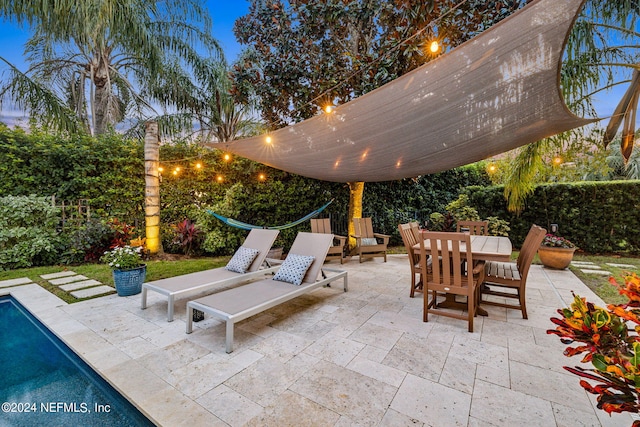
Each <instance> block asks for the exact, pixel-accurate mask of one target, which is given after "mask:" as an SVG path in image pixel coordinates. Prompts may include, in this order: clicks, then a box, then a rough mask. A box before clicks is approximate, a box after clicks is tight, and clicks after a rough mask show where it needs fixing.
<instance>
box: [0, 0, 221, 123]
mask: <svg viewBox="0 0 640 427" xmlns="http://www.w3.org/2000/svg"><path fill="white" fill-rule="evenodd" d="M0 18H5V19H9V20H13V21H16V22H18V23H21V24H26V25H28V26H29V27H30V28H33V36H32V37H31V38H30V39H29V41H28V42H27V44H26V48H25V54H26V56H27V61H28V62H29V64H30V68H29V69H28V70H27V71H26V72H21V71H20V70H18V69H16V68H15V67H10V73H9V74H10V76H9V78H8V79H7V81H6V82H3V84H2V85H0V97H1V96H4V97H9V98H12V99H13V100H14V101H15V102H16V103H17V104H18V105H19V106H20V107H22V108H24V109H25V110H28V111H29V112H30V113H31V116H32V117H39V118H40V119H41V120H42V121H43V122H44V123H52V124H54V125H56V126H57V127H58V128H61V129H66V130H77V129H78V128H79V127H84V128H85V129H87V130H89V131H91V132H92V133H94V134H101V133H104V132H106V131H107V130H109V128H110V127H112V126H114V125H115V124H117V123H119V122H121V121H122V120H123V119H124V118H125V117H126V116H127V115H129V114H130V113H133V114H134V115H136V116H139V117H141V116H145V115H149V114H152V113H153V111H154V110H153V108H152V107H151V103H156V104H158V105H160V106H161V107H163V108H166V107H170V106H173V107H175V108H178V109H188V108H189V107H190V106H191V104H192V99H191V96H192V93H193V90H194V87H195V86H194V84H193V83H192V79H196V80H197V79H199V78H203V77H204V70H205V68H206V61H205V59H204V58H203V56H202V55H200V54H199V51H198V49H197V48H200V49H202V51H203V52H204V53H205V54H207V55H213V56H222V53H221V50H220V47H219V45H218V43H217V41H216V40H215V39H214V38H213V37H212V36H211V34H210V27H211V21H210V18H209V16H208V12H207V11H206V8H204V7H203V5H202V4H201V2H200V1H199V0H167V1H165V2H153V1H146V0H100V1H97V0H85V1H76V0H72V1H70V0H61V1H57V2H54V3H53V4H52V3H51V2H49V1H46V0H0ZM0 59H2V58H1V57H0ZM3 60H4V59H3ZM5 62H7V61H6V60H5Z"/></svg>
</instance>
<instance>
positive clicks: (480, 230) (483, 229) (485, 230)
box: [456, 221, 489, 236]
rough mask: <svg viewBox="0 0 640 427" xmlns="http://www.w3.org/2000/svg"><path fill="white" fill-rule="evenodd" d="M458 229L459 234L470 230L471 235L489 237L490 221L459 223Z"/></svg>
mask: <svg viewBox="0 0 640 427" xmlns="http://www.w3.org/2000/svg"><path fill="white" fill-rule="evenodd" d="M456 229H457V231H458V232H461V231H462V230H463V229H468V230H469V234H474V235H479V236H488V235H489V221H458V224H457V225H456Z"/></svg>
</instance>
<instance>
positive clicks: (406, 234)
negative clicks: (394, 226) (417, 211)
mask: <svg viewBox="0 0 640 427" xmlns="http://www.w3.org/2000/svg"><path fill="white" fill-rule="evenodd" d="M398 231H399V232H400V237H402V243H404V247H405V249H406V250H407V255H409V257H410V261H411V262H413V263H414V264H415V263H416V262H418V258H417V257H418V255H417V254H416V253H415V251H414V250H413V245H415V244H417V243H418V240H416V238H415V235H414V233H413V230H412V229H411V225H410V223H408V224H398Z"/></svg>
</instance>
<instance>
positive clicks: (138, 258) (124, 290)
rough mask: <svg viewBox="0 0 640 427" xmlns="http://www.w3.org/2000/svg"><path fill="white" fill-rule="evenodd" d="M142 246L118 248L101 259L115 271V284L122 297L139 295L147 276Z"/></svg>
mask: <svg viewBox="0 0 640 427" xmlns="http://www.w3.org/2000/svg"><path fill="white" fill-rule="evenodd" d="M142 251H143V249H142V246H137V247H131V246H129V245H126V246H122V247H120V246H118V247H115V248H113V249H112V250H110V251H107V252H105V253H104V255H103V256H102V257H101V258H100V260H101V261H102V262H105V263H107V264H109V267H111V270H112V271H113V282H114V283H115V285H116V291H117V292H118V295H120V296H129V295H135V294H139V293H140V291H141V290H142V284H143V283H144V280H145V278H146V276H147V265H146V264H145V263H144V262H143V260H142Z"/></svg>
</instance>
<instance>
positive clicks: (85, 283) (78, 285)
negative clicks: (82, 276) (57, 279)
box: [59, 279, 113, 292]
mask: <svg viewBox="0 0 640 427" xmlns="http://www.w3.org/2000/svg"><path fill="white" fill-rule="evenodd" d="M96 285H102V283H101V282H99V281H97V280H94V279H89V280H82V281H80V282H72V283H69V284H66V285H60V286H59V287H60V289H62V290H63V291H67V292H70V291H77V290H78V289H82V288H88V287H91V286H96ZM112 289H113V288H112Z"/></svg>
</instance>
